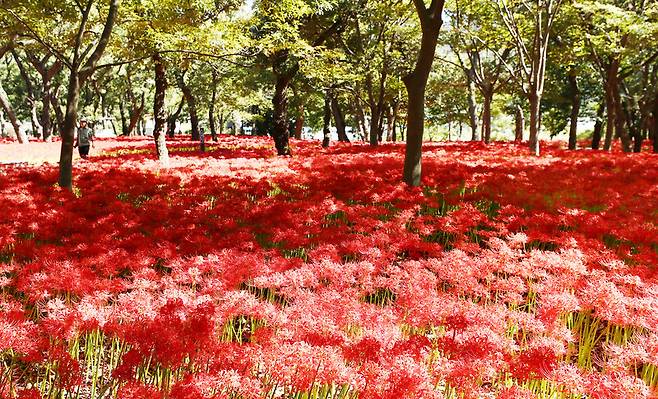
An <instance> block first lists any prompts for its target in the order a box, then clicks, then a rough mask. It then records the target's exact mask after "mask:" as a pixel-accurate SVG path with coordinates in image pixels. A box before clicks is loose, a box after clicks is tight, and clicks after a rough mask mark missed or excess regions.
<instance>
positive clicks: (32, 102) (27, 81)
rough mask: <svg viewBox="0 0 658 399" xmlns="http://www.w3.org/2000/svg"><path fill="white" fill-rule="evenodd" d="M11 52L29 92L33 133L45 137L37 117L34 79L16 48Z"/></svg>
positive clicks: (28, 101)
mask: <svg viewBox="0 0 658 399" xmlns="http://www.w3.org/2000/svg"><path fill="white" fill-rule="evenodd" d="M11 54H12V56H13V58H14V61H15V62H16V66H18V71H19V72H20V75H21V78H22V79H23V83H25V91H26V93H27V103H28V104H29V105H30V123H31V125H32V134H33V135H38V136H39V138H42V139H43V132H42V131H41V126H40V125H39V118H38V117H37V100H36V96H35V95H34V85H33V84H32V79H31V78H30V75H29V74H28V72H27V70H26V69H25V64H23V61H22V60H21V58H20V56H19V55H18V53H17V52H16V51H15V50H12V51H11Z"/></svg>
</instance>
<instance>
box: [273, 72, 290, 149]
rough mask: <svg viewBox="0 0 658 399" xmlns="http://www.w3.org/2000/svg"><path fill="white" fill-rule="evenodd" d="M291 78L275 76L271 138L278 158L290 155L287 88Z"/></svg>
mask: <svg viewBox="0 0 658 399" xmlns="http://www.w3.org/2000/svg"><path fill="white" fill-rule="evenodd" d="M290 80H291V77H289V76H288V75H287V74H283V73H281V74H277V75H276V85H275V89H274V98H273V99H272V105H273V106H274V130H273V131H272V137H273V138H274V145H275V147H276V152H277V154H278V155H280V156H286V155H291V152H290V141H289V140H290V139H289V135H290V133H289V131H288V87H289V86H290Z"/></svg>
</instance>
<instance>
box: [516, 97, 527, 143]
mask: <svg viewBox="0 0 658 399" xmlns="http://www.w3.org/2000/svg"><path fill="white" fill-rule="evenodd" d="M514 119H515V122H516V129H515V132H514V141H515V142H517V143H520V142H522V141H523V131H524V130H525V115H524V114H523V108H521V106H520V105H517V106H516V116H515V118H514Z"/></svg>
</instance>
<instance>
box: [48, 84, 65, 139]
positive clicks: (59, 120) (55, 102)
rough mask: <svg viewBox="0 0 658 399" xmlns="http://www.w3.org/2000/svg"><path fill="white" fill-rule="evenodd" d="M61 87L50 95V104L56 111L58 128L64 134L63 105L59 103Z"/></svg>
mask: <svg viewBox="0 0 658 399" xmlns="http://www.w3.org/2000/svg"><path fill="white" fill-rule="evenodd" d="M58 97H59V88H57V89H56V90H55V92H54V93H53V95H52V96H51V97H50V105H51V106H52V108H53V111H55V119H56V120H57V129H58V131H59V135H60V136H61V135H62V130H64V113H63V112H62V107H61V105H60V104H59V100H58Z"/></svg>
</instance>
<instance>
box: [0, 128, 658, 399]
mask: <svg viewBox="0 0 658 399" xmlns="http://www.w3.org/2000/svg"><path fill="white" fill-rule="evenodd" d="M294 145H295V146H296V148H295V154H296V156H295V157H293V158H278V157H274V156H272V152H271V150H270V148H269V142H268V141H267V139H262V138H246V137H241V138H236V137H225V138H222V139H221V140H220V142H219V143H213V144H210V145H209V148H208V151H207V152H205V153H203V154H200V153H199V152H198V151H197V149H196V147H195V145H194V144H193V143H187V142H182V141H181V142H174V143H172V144H171V153H172V160H171V164H170V167H169V168H167V169H163V168H161V166H160V165H159V163H158V162H157V159H156V158H155V156H154V154H153V150H152V147H151V145H150V144H149V143H147V142H140V141H135V140H131V141H126V142H123V143H114V144H113V147H112V148H111V149H108V150H107V151H106V152H105V154H104V155H101V156H96V157H92V159H91V161H87V162H80V163H78V164H76V170H75V175H76V176H77V177H76V180H75V188H74V190H73V193H69V192H66V191H63V190H60V189H59V188H58V187H56V186H55V185H54V182H55V181H56V173H57V171H56V169H55V168H54V167H52V166H41V167H21V168H16V167H3V168H0V190H1V195H0V206H1V207H2V209H3V210H4V212H3V213H2V214H0V289H1V296H0V397H1V398H39V397H49V398H50V397H53V398H54V397H82V398H97V397H118V398H164V397H167V398H229V397H230V398H236V397H240V398H264V397H266V398H279V397H308V398H355V397H357V396H358V397H359V398H365V399H370V398H373V399H384V398H387V399H388V398H390V399H393V398H493V397H496V398H501V399H502V398H539V397H549V395H554V396H550V397H554V398H581V397H583V395H586V396H587V397H589V398H638V399H639V398H652V397H656V393H657V391H656V389H657V387H658V327H656V326H658V279H657V276H658V274H657V270H656V266H657V265H658V211H657V210H658V168H657V166H658V157H656V156H655V155H651V154H637V155H622V154H616V153H613V154H607V153H599V152H587V151H583V152H579V153H569V152H564V151H562V150H560V149H559V148H558V146H553V147H549V149H548V151H547V155H546V156H544V157H542V158H534V157H528V156H527V155H526V150H525V148H522V147H517V146H515V145H506V144H496V145H494V146H484V145H483V144H481V143H459V144H457V143H455V144H434V145H428V146H427V147H426V150H425V154H424V174H425V181H424V183H425V186H424V188H417V189H409V188H407V187H406V186H404V185H403V184H401V183H399V181H400V176H399V173H400V170H401V163H402V158H403V157H402V154H403V151H404V148H403V147H402V146H399V145H383V146H380V147H379V148H370V147H366V146H360V145H337V146H335V147H332V148H330V149H319V148H316V147H315V145H313V144H311V143H305V142H297V143H294ZM302 395H306V396H302Z"/></svg>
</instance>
